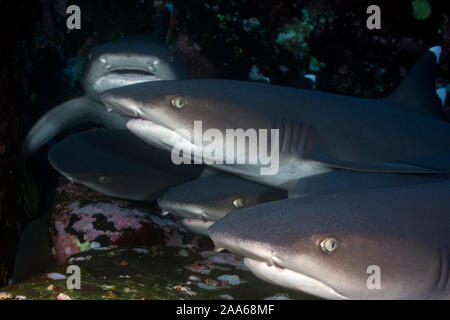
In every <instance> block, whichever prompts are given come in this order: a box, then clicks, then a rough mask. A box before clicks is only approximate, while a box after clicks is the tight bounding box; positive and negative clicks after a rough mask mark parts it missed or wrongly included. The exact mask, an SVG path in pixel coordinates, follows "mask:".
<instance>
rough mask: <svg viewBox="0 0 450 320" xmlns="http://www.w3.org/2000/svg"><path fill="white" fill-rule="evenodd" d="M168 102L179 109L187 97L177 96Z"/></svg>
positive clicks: (185, 102)
mask: <svg viewBox="0 0 450 320" xmlns="http://www.w3.org/2000/svg"><path fill="white" fill-rule="evenodd" d="M170 103H171V104H172V106H173V107H175V108H177V109H181V108H183V107H184V106H185V105H187V99H186V98H185V97H182V96H178V97H175V98H173V99H172V100H170Z"/></svg>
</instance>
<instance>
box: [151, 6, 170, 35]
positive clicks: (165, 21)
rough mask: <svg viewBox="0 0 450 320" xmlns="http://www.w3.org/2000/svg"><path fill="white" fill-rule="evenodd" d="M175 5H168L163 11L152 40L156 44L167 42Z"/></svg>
mask: <svg viewBox="0 0 450 320" xmlns="http://www.w3.org/2000/svg"><path fill="white" fill-rule="evenodd" d="M172 12H173V5H172V4H167V5H166V7H165V8H164V9H163V10H162V11H161V15H160V16H159V18H158V22H157V24H156V27H155V30H153V33H152V38H153V40H154V41H155V42H161V43H163V42H164V41H165V40H166V36H167V31H168V30H169V24H170V18H171V17H172Z"/></svg>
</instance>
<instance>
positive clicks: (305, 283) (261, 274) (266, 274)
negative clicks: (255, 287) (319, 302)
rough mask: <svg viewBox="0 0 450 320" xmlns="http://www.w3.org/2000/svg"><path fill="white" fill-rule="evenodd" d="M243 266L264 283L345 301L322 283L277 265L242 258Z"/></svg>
mask: <svg viewBox="0 0 450 320" xmlns="http://www.w3.org/2000/svg"><path fill="white" fill-rule="evenodd" d="M244 264H245V265H246V266H247V268H249V269H250V271H251V272H252V273H253V274H254V275H255V276H257V277H258V278H260V279H262V280H264V281H266V282H269V283H272V284H275V285H278V286H282V287H284V288H288V289H292V290H297V291H302V292H305V293H308V294H311V295H313V296H317V297H321V298H325V299H331V300H345V299H347V298H346V297H344V296H343V295H341V294H340V293H338V292H337V291H336V290H334V289H333V288H331V287H330V286H328V285H327V284H325V283H323V282H322V281H319V280H317V279H314V278H312V277H309V276H307V275H305V274H302V273H300V272H297V271H293V270H291V269H288V268H283V267H281V266H279V265H277V264H269V263H268V262H266V261H263V260H258V259H253V258H247V257H246V258H244Z"/></svg>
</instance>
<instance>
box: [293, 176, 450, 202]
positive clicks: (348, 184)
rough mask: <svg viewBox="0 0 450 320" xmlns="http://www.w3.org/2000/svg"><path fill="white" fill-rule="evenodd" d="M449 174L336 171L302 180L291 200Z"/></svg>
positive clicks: (439, 178)
mask: <svg viewBox="0 0 450 320" xmlns="http://www.w3.org/2000/svg"><path fill="white" fill-rule="evenodd" d="M448 178H449V175H448V174H436V175H434V174H430V175H423V174H398V173H376V172H357V171H348V170H334V171H332V172H327V173H323V174H318V175H315V176H310V177H305V178H303V179H300V180H299V181H298V182H297V183H296V184H295V186H294V187H293V188H292V189H290V190H289V193H288V196H289V198H306V197H311V196H317V195H326V194H333V195H335V194H339V193H343V192H355V191H356V192H358V191H360V190H370V189H377V188H386V187H396V186H408V185H414V184H423V183H432V182H438V181H442V180H444V179H448Z"/></svg>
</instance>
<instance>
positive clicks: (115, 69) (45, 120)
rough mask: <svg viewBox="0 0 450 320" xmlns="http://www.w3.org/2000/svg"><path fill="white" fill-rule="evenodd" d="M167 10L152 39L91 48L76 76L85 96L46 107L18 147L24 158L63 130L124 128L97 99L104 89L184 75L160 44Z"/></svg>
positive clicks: (132, 38)
mask: <svg viewBox="0 0 450 320" xmlns="http://www.w3.org/2000/svg"><path fill="white" fill-rule="evenodd" d="M171 10H172V9H171V7H170V6H169V7H166V8H165V9H164V10H163V11H162V13H161V16H160V18H159V20H158V23H157V26H156V27H155V30H154V32H153V34H152V35H134V36H129V37H126V38H123V39H119V40H116V41H112V42H107V43H104V44H101V45H99V46H97V47H95V48H94V49H92V51H91V53H90V55H89V60H88V62H87V63H86V66H85V70H84V72H83V78H82V86H83V89H84V91H85V94H84V95H83V96H81V97H76V98H74V99H71V100H69V101H66V102H63V103H61V104H59V105H57V106H56V107H54V108H52V109H51V110H49V111H48V112H47V113H45V114H44V115H43V116H42V117H41V118H40V119H39V120H38V121H37V122H36V123H35V124H34V125H33V126H32V127H31V129H30V130H29V131H28V133H27V135H26V137H25V139H24V142H23V145H22V151H23V154H24V156H25V157H26V158H28V157H30V156H31V155H32V154H33V153H34V152H35V151H36V150H38V149H39V148H40V147H42V146H43V145H45V144H46V143H47V142H48V141H50V140H51V139H52V138H53V137H55V136H56V135H58V134H59V133H61V132H62V131H64V130H65V129H68V128H71V127H74V126H77V125H80V124H85V123H93V124H95V125H98V126H101V127H106V128H109V129H124V128H126V119H123V118H122V117H121V116H120V115H118V114H116V113H114V112H107V111H106V110H105V108H104V106H103V104H102V102H101V101H100V94H101V93H102V92H103V91H105V90H108V89H111V88H116V87H120V86H127V85H131V84H135V83H142V82H153V81H159V80H173V79H185V78H189V77H190V75H189V73H188V71H187V70H186V68H185V67H184V65H183V64H182V63H181V62H180V60H179V59H178V58H177V56H176V55H175V53H174V52H173V51H171V50H169V49H168V48H167V47H166V46H165V45H164V41H165V38H166V33H167V29H168V26H169V22H170V16H171Z"/></svg>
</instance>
